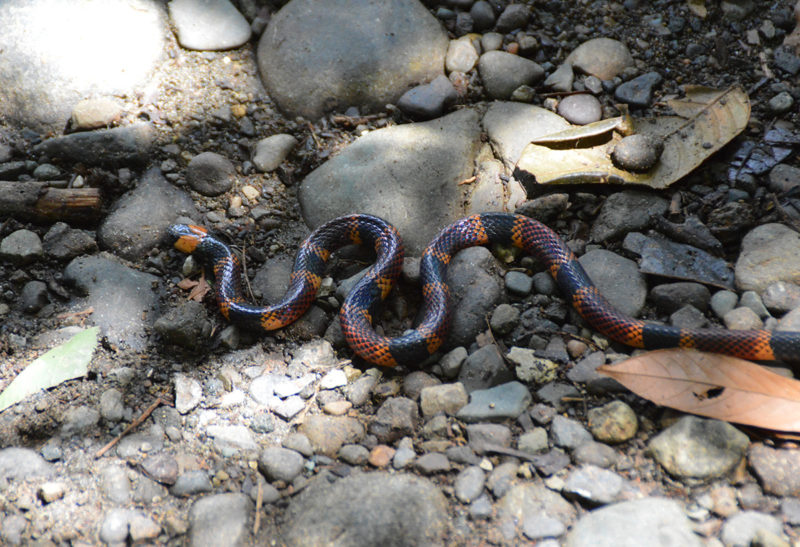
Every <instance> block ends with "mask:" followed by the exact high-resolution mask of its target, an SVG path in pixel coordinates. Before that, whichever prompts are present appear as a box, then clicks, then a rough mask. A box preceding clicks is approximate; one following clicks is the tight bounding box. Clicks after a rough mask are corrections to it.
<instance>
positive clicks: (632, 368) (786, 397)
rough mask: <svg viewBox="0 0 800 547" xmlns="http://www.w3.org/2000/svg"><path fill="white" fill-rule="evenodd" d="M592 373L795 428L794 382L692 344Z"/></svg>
mask: <svg viewBox="0 0 800 547" xmlns="http://www.w3.org/2000/svg"><path fill="white" fill-rule="evenodd" d="M597 371H598V372H600V373H602V374H605V375H607V376H610V377H612V378H614V379H615V380H617V381H618V382H619V383H621V384H622V385H624V386H625V387H626V388H628V389H629V390H631V391H632V392H634V393H636V394H637V395H639V396H640V397H643V398H645V399H648V400H650V401H652V402H654V403H656V404H659V405H663V406H668V407H670V408H675V409H678V410H681V411H683V412H690V413H692V414H698V415H700V416H707V417H709V418H717V419H719V420H725V421H728V422H735V423H738V424H744V425H751V426H755V427H761V428H765V429H773V430H777V431H792V432H798V431H800V381H797V380H794V379H791V378H786V377H784V376H781V375H779V374H776V373H774V372H771V371H769V370H767V369H765V368H764V367H760V366H758V365H756V364H753V363H751V362H749V361H745V360H743V359H738V358H736V357H730V356H727V355H719V354H715V353H703V352H700V351H697V350H692V349H665V350H657V351H651V352H648V353H645V354H642V355H640V356H638V357H633V358H631V359H627V360H625V361H622V362H620V363H616V364H614V365H603V366H601V367H599V368H598V369H597Z"/></svg>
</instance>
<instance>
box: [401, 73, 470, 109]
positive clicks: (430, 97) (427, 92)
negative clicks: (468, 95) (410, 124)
mask: <svg viewBox="0 0 800 547" xmlns="http://www.w3.org/2000/svg"><path fill="white" fill-rule="evenodd" d="M457 96H458V95H457V93H456V89H455V87H453V84H452V83H450V80H449V79H448V78H447V76H445V75H443V74H440V75H439V76H437V77H436V78H434V79H433V81H431V82H430V83H428V84H422V85H418V86H416V87H413V88H411V89H409V90H408V91H406V92H405V93H403V95H402V96H401V97H400V98H399V99H398V100H397V107H398V108H399V109H400V110H402V111H403V112H404V113H405V114H407V115H408V116H409V117H410V118H413V119H415V120H430V119H432V118H437V117H439V116H441V115H442V113H443V112H444V111H445V108H446V107H447V106H448V105H449V104H451V103H453V102H454V101H455V100H456V98H457Z"/></svg>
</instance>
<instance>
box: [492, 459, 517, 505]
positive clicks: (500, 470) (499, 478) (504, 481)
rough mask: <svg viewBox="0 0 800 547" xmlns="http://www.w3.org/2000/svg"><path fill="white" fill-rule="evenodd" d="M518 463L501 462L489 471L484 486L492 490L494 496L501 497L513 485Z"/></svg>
mask: <svg viewBox="0 0 800 547" xmlns="http://www.w3.org/2000/svg"><path fill="white" fill-rule="evenodd" d="M518 467H519V466H518V464H517V462H515V461H508V462H505V463H501V464H500V465H498V466H497V467H495V468H494V469H492V471H491V473H489V477H488V478H487V479H486V487H487V488H488V489H489V490H491V491H492V494H494V496H495V497H496V498H501V497H503V496H504V495H505V494H506V493H507V492H508V491H509V490H510V489H511V486H512V485H513V482H514V479H515V478H516V476H517V469H518Z"/></svg>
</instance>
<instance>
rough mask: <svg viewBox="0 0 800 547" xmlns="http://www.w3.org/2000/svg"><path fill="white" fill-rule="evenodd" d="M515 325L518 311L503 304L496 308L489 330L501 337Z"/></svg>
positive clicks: (509, 305) (517, 320) (490, 320)
mask: <svg viewBox="0 0 800 547" xmlns="http://www.w3.org/2000/svg"><path fill="white" fill-rule="evenodd" d="M506 277H508V276H506ZM506 282H507V281H506ZM517 324H519V310H518V309H517V308H515V307H514V306H512V305H511V304H505V303H503V304H500V305H499V306H497V307H496V308H495V309H494V311H493V312H492V316H491V318H490V319H489V326H490V327H491V329H492V330H493V331H494V332H496V333H497V334H499V335H501V336H503V335H506V334H508V333H509V332H511V331H512V330H513V329H514V327H516V326H517ZM465 357H466V355H465Z"/></svg>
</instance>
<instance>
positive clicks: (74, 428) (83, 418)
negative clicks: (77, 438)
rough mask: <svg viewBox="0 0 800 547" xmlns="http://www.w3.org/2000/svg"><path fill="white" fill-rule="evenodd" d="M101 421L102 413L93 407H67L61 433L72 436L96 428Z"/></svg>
mask: <svg viewBox="0 0 800 547" xmlns="http://www.w3.org/2000/svg"><path fill="white" fill-rule="evenodd" d="M99 421H100V413H99V412H98V411H97V410H95V409H94V408H92V407H89V406H85V405H79V406H73V407H70V408H68V409H67V411H66V412H65V413H64V422H63V423H62V424H61V435H62V436H63V437H71V436H74V435H81V434H84V433H87V432H88V431H90V430H92V429H94V428H95V427H96V426H97V423H98V422H99Z"/></svg>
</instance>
